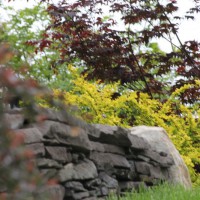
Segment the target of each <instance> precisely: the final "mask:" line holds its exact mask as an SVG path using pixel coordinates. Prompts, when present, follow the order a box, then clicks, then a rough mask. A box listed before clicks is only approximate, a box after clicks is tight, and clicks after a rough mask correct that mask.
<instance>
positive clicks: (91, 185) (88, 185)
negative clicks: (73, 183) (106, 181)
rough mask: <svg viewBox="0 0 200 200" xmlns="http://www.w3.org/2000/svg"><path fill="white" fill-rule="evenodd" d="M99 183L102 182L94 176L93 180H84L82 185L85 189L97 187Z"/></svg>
mask: <svg viewBox="0 0 200 200" xmlns="http://www.w3.org/2000/svg"><path fill="white" fill-rule="evenodd" d="M101 184H102V181H101V179H100V178H95V179H93V180H89V181H86V182H85V184H84V185H85V187H86V188H87V189H90V190H93V189H96V188H99V186H100V185H101Z"/></svg>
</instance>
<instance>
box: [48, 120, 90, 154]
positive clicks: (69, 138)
mask: <svg viewBox="0 0 200 200" xmlns="http://www.w3.org/2000/svg"><path fill="white" fill-rule="evenodd" d="M46 137H47V138H55V139H56V140H57V141H58V142H60V143H61V144H66V145H68V146H71V147H73V148H74V149H76V150H79V151H82V152H83V151H84V152H89V151H90V150H91V146H90V141H89V138H88V135H87V133H86V132H85V131H84V130H83V129H81V128H79V127H72V126H71V127H70V126H68V125H65V124H61V123H57V124H54V125H53V126H51V128H50V131H49V132H48V133H47V135H46Z"/></svg>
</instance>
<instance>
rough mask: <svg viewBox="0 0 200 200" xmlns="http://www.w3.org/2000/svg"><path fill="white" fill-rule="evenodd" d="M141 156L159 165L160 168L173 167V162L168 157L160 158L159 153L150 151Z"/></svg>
mask: <svg viewBox="0 0 200 200" xmlns="http://www.w3.org/2000/svg"><path fill="white" fill-rule="evenodd" d="M143 155H144V156H146V157H148V158H150V159H151V160H153V161H155V162H157V163H159V165H160V166H162V167H170V166H172V165H174V160H173V158H172V157H171V156H170V155H169V156H161V155H160V153H158V152H156V151H153V150H151V149H148V150H146V151H144V152H143Z"/></svg>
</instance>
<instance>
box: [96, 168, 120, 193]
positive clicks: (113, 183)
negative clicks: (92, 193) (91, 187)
mask: <svg viewBox="0 0 200 200" xmlns="http://www.w3.org/2000/svg"><path fill="white" fill-rule="evenodd" d="M99 178H100V179H101V180H102V181H103V182H104V183H105V184H106V187H107V188H109V189H110V188H118V181H117V180H116V179H114V178H112V177H111V176H109V175H108V174H106V173H105V172H101V173H100V174H99Z"/></svg>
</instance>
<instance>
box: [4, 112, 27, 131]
mask: <svg viewBox="0 0 200 200" xmlns="http://www.w3.org/2000/svg"><path fill="white" fill-rule="evenodd" d="M4 120H5V123H6V125H7V126H8V128H9V129H12V130H15V129H20V128H22V127H23V124H24V116H23V115H22V114H8V113H5V114H4Z"/></svg>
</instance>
